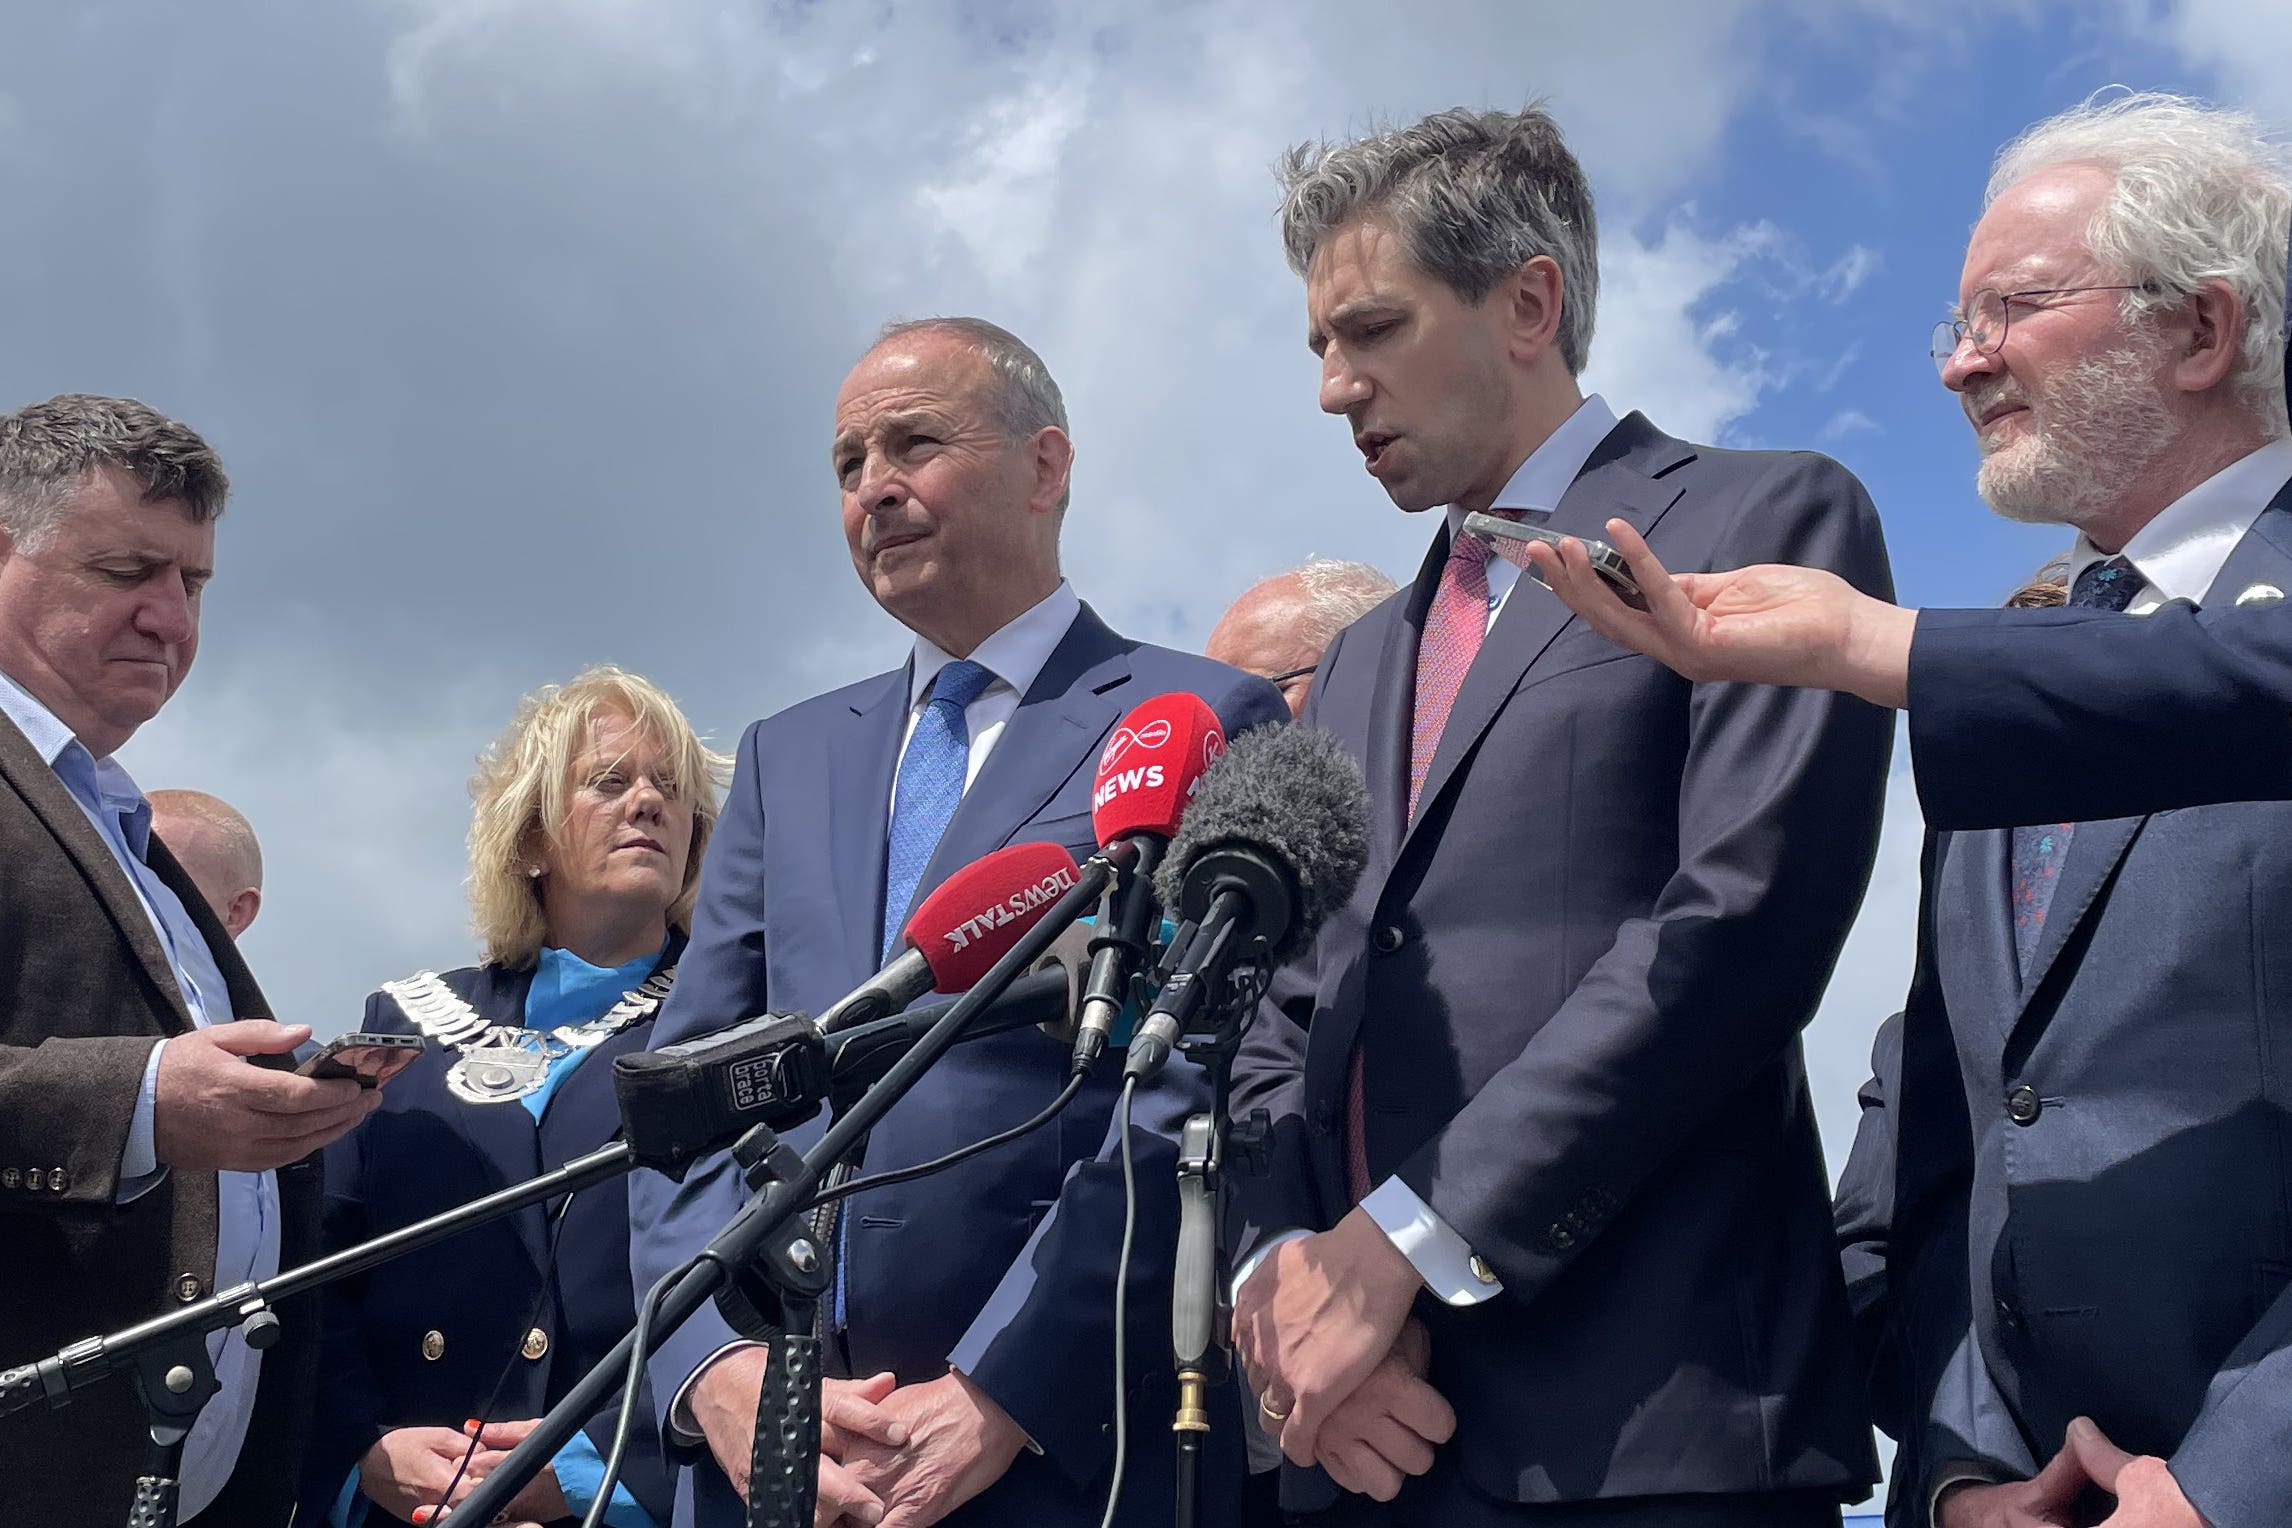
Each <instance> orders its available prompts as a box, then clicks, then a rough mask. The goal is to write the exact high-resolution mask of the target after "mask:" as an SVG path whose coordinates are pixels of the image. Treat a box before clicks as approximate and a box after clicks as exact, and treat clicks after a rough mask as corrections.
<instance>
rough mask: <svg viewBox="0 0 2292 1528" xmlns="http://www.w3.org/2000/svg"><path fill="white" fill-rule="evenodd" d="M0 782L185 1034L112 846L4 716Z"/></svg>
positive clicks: (170, 984) (161, 955)
mask: <svg viewBox="0 0 2292 1528" xmlns="http://www.w3.org/2000/svg"><path fill="white" fill-rule="evenodd" d="M0 779H6V780H7V781H8V783H9V784H10V785H12V786H14V787H15V789H16V793H17V794H18V795H19V796H22V797H23V798H24V802H25V804H26V805H27V806H29V807H31V809H32V812H33V815H35V816H37V817H38V818H39V819H40V821H41V822H42V823H43V824H45V825H46V827H47V829H48V831H49V832H50V833H53V834H54V835H55V836H56V841H57V842H58V843H59V844H61V845H62V846H63V849H64V852H65V854H67V855H68V856H70V858H71V860H72V863H73V864H74V865H76V866H77V867H78V868H79V872H80V874H81V875H82V876H84V877H86V879H87V883H88V886H89V887H90V889H92V890H93V891H94V892H95V895H96V900H97V901H99V902H101V903H102V904H103V908H104V911H105V912H106V913H108V914H110V916H111V921H112V926H113V927H114V928H116V929H117V930H118V931H119V936H120V938H121V939H122V940H124V941H125V942H126V944H127V947H128V949H129V950H131V951H133V952H134V955H135V958H136V960H137V962H138V963H140V964H141V965H142V967H143V971H144V974H145V975H146V976H148V977H149V978H150V979H151V984H152V985H153V986H154V987H156V988H157V989H158V991H159V994H160V997H161V998H162V999H163V1000H164V1007H165V1016H166V1023H165V1025H164V1026H163V1027H164V1028H165V1030H166V1032H167V1033H168V1034H181V1033H182V1032H184V1031H185V1030H187V1029H189V1028H190V1027H191V1010H190V1009H189V1008H188V1007H186V1006H185V1005H184V1002H183V993H182V991H181V989H179V988H178V987H177V986H176V985H175V970H174V968H173V967H172V966H170V965H169V964H168V963H167V951H166V950H165V949H164V948H162V947H161V945H160V943H159V931H158V930H157V929H155V928H153V927H152V926H151V917H150V915H149V914H147V913H146V912H144V910H143V899H142V898H141V897H139V896H137V895H136V891H135V887H134V886H133V885H132V884H130V883H129V881H128V879H127V872H126V871H125V870H123V869H121V868H120V863H119V861H118V860H117V859H115V858H113V856H112V852H111V846H110V845H109V844H107V843H105V842H104V840H103V835H102V834H100V833H98V832H97V831H96V829H95V825H94V824H93V823H91V822H89V821H88V818H87V813H85V812H83V811H81V810H80V804H79V802H77V801H76V800H74V799H73V798H72V793H71V792H70V791H68V790H66V789H65V788H64V782H63V781H61V780H59V779H57V778H56V772H55V771H54V770H53V769H51V768H49V767H48V764H47V762H46V761H45V760H43V759H42V758H41V757H40V755H39V754H38V753H37V752H36V751H34V749H33V747H32V745H31V743H30V742H29V741H28V740H26V738H25V736H24V734H23V733H22V732H20V731H18V730H17V728H16V724H15V723H14V722H13V721H10V720H9V719H8V718H7V717H6V716H0ZM170 863H173V862H172V861H170ZM225 969H226V970H228V967H226V968H225Z"/></svg>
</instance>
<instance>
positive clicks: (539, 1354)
mask: <svg viewBox="0 0 2292 1528" xmlns="http://www.w3.org/2000/svg"><path fill="white" fill-rule="evenodd" d="M517 1351H518V1352H520V1353H523V1354H524V1355H525V1356H526V1358H527V1360H528V1361H530V1362H533V1363H539V1362H540V1361H541V1360H542V1359H543V1358H544V1357H546V1356H547V1355H548V1352H549V1334H548V1333H547V1332H545V1331H543V1330H542V1329H541V1328H540V1327H538V1326H537V1327H535V1328H534V1329H533V1330H532V1331H530V1332H527V1333H526V1334H525V1345H524V1346H523V1347H520V1348H519V1349H518V1350H517Z"/></svg>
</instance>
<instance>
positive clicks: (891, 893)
mask: <svg viewBox="0 0 2292 1528" xmlns="http://www.w3.org/2000/svg"><path fill="white" fill-rule="evenodd" d="M994 682H995V676H994V675H993V674H990V673H989V672H987V670H985V669H983V668H981V667H980V666H979V665H978V664H976V663H973V662H971V661H970V660H969V659H960V660H958V661H956V662H954V663H950V664H948V665H947V666H946V667H945V668H943V669H941V670H940V671H939V677H938V678H937V679H935V680H933V681H932V684H931V699H930V702H929V703H928V704H926V705H925V706H924V708H923V714H922V715H921V716H918V717H917V718H916V719H915V731H914V732H913V733H912V734H911V735H910V736H909V737H908V739H907V752H906V753H904V754H902V755H901V756H900V760H899V784H898V785H897V786H896V787H895V788H894V789H893V791H892V793H891V827H890V831H889V832H887V833H886V834H885V835H884V854H883V946H882V952H881V953H882V954H883V956H884V957H885V958H886V959H888V958H890V955H891V952H892V951H893V950H895V949H897V948H899V943H900V939H899V934H900V930H901V929H902V928H904V927H906V925H907V904H908V903H910V902H912V901H914V900H915V888H916V885H917V884H918V883H919V882H921V881H922V879H923V870H924V867H925V866H927V865H929V864H930V863H931V855H932V852H933V851H934V850H936V849H937V848H938V847H939V839H940V836H941V835H942V834H944V833H945V832H946V831H947V823H948V821H949V819H951V818H952V817H954V815H955V808H956V807H958V806H960V805H961V804H962V801H963V776H964V774H965V772H966V771H967V769H968V768H969V765H970V761H971V729H970V728H969V727H968V726H966V725H964V721H963V711H964V708H965V707H967V706H969V705H970V704H971V702H972V701H974V700H977V699H978V698H979V694H980V692H981V691H983V690H985V689H986V688H987V686H988V685H990V684H992V683H994Z"/></svg>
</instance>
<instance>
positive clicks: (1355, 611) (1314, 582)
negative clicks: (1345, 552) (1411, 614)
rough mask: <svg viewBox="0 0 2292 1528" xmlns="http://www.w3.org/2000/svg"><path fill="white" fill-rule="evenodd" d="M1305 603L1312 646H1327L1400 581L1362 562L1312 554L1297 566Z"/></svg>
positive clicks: (1397, 586) (1377, 604)
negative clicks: (1395, 581)
mask: <svg viewBox="0 0 2292 1528" xmlns="http://www.w3.org/2000/svg"><path fill="white" fill-rule="evenodd" d="M1297 581H1298V583H1300V584H1301V585H1303V586H1304V589H1305V598H1306V603H1307V614H1306V626H1307V629H1308V631H1309V632H1310V634H1311V636H1312V638H1313V646H1314V647H1315V648H1317V649H1326V648H1327V647H1328V646H1329V644H1330V643H1331V642H1332V641H1334V640H1336V637H1337V633H1339V632H1341V631H1343V630H1344V629H1345V628H1346V627H1348V626H1350V625H1352V624H1353V623H1354V622H1355V621H1358V620H1359V619H1361V617H1363V616H1365V615H1367V614H1368V613H1369V612H1370V611H1372V610H1374V609H1376V608H1377V607H1378V606H1379V605H1382V604H1383V603H1384V602H1385V601H1386V600H1387V599H1389V598H1391V597H1392V593H1393V591H1394V590H1395V589H1398V588H1399V587H1400V585H1398V584H1396V583H1394V582H1393V581H1392V579H1390V578H1388V577H1386V576H1385V574H1384V572H1383V571H1382V570H1381V569H1378V568H1372V567H1370V566H1369V565H1368V564H1367V563H1365V562H1340V561H1338V560H1337V559H1336V558H1333V557H1315V558H1311V559H1309V560H1308V561H1307V562H1306V564H1305V566H1303V567H1301V568H1299V569H1298V570H1297Z"/></svg>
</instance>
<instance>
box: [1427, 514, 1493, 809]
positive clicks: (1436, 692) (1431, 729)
mask: <svg viewBox="0 0 2292 1528" xmlns="http://www.w3.org/2000/svg"><path fill="white" fill-rule="evenodd" d="M1487 635H1488V543H1487V542H1485V541H1483V540H1482V539H1481V538H1480V537H1478V536H1465V535H1457V536H1454V537H1451V538H1450V540H1449V547H1448V566H1446V567H1444V568H1442V569H1441V571H1440V587H1439V588H1437V589H1435V590H1434V591H1433V597H1432V607H1431V608H1430V609H1428V610H1427V611H1426V612H1425V630H1424V636H1423V637H1422V638H1421V639H1420V640H1419V641H1418V643H1417V700H1416V718H1415V720H1414V722H1413V723H1412V724H1411V727H1410V730H1409V815H1410V816H1411V817H1414V816H1416V814H1417V797H1418V796H1420V795H1421V794H1423V792H1424V788H1425V776H1426V775H1428V774H1430V773H1431V772H1432V761H1433V753H1434V752H1435V750H1437V749H1438V748H1439V747H1440V735H1441V730H1442V729H1443V728H1445V727H1446V726H1447V725H1448V713H1449V712H1451V711H1453V710H1455V709H1456V694H1457V691H1459V690H1461V689H1463V688H1464V676H1465V675H1466V673H1468V672H1469V671H1470V670H1471V668H1472V660H1473V659H1474V658H1476V657H1478V656H1479V655H1480V643H1481V640H1482V638H1484V637H1486V636H1487Z"/></svg>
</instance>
